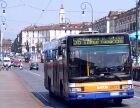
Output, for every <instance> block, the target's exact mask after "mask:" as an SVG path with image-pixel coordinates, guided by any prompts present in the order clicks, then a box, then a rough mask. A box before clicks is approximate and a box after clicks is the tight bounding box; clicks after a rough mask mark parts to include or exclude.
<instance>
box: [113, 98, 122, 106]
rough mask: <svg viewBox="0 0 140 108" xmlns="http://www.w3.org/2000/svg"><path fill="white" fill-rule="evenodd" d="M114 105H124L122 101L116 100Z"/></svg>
mask: <svg viewBox="0 0 140 108" xmlns="http://www.w3.org/2000/svg"><path fill="white" fill-rule="evenodd" d="M113 101H114V104H116V105H121V104H122V99H114V100H113Z"/></svg>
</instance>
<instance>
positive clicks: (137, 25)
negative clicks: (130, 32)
mask: <svg viewBox="0 0 140 108" xmlns="http://www.w3.org/2000/svg"><path fill="white" fill-rule="evenodd" d="M138 7H139V6H138V0H137V1H136V51H135V52H136V64H138V28H139V22H138Z"/></svg>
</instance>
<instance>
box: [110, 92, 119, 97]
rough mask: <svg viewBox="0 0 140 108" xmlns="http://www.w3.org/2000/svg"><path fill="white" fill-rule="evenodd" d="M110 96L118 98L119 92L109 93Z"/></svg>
mask: <svg viewBox="0 0 140 108" xmlns="http://www.w3.org/2000/svg"><path fill="white" fill-rule="evenodd" d="M110 95H111V96H119V92H111V93H110Z"/></svg>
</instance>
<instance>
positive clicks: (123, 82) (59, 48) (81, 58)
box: [44, 33, 134, 104]
mask: <svg viewBox="0 0 140 108" xmlns="http://www.w3.org/2000/svg"><path fill="white" fill-rule="evenodd" d="M44 53H45V54H44V55H45V57H44V58H45V60H44V86H45V88H46V89H47V90H48V91H49V94H50V95H51V96H52V95H56V96H58V97H61V98H63V99H65V100H66V101H69V102H71V101H76V100H83V101H84V100H98V99H111V100H113V102H114V103H117V104H121V103H122V100H123V99H128V98H133V96H134V89H133V82H132V81H133V79H132V60H131V47H130V41H129V36H128V34H125V33H114V34H100V33H97V34H78V35H70V36H66V37H64V38H61V39H58V40H53V41H51V42H48V44H46V48H45V50H44Z"/></svg>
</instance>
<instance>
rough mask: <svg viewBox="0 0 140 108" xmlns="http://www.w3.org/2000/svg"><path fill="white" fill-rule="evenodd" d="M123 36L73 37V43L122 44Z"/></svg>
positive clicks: (80, 44)
mask: <svg viewBox="0 0 140 108" xmlns="http://www.w3.org/2000/svg"><path fill="white" fill-rule="evenodd" d="M123 43H124V37H123V36H111V37H76V38H73V45H74V46H76V45H78V46H82V45H104V44H123Z"/></svg>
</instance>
